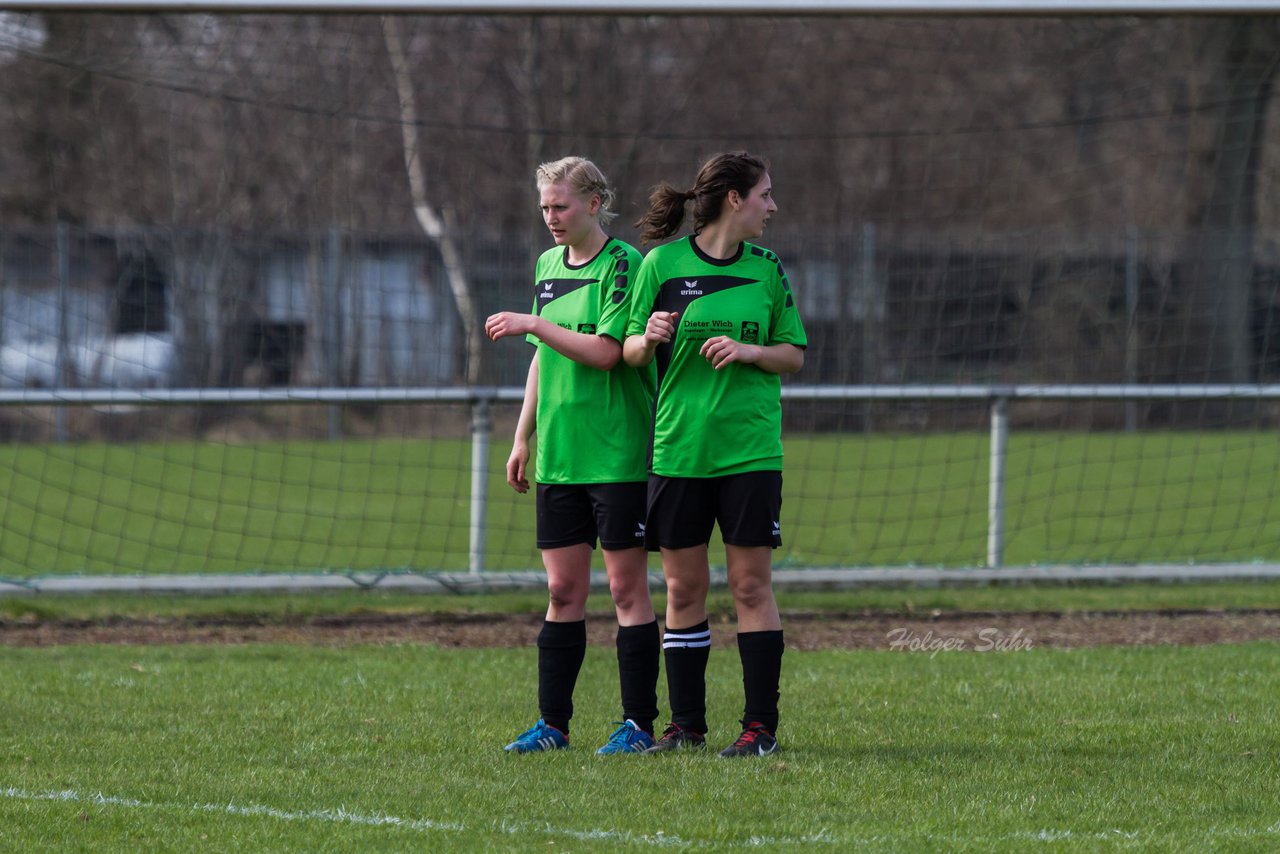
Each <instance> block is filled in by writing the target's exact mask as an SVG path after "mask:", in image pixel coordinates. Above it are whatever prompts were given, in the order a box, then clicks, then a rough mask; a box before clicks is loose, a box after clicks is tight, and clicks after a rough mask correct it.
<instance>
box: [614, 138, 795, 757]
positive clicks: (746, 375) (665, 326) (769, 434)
mask: <svg viewBox="0 0 1280 854" xmlns="http://www.w3.org/2000/svg"><path fill="white" fill-rule="evenodd" d="M690 204H692V208H693V234H692V235H690V236H688V237H685V238H682V239H680V240H675V241H672V242H670V243H666V244H664V245H662V246H658V247H656V248H654V249H653V250H652V251H650V252H649V254H648V255H647V256H645V259H644V263H643V264H642V265H641V267H640V272H639V274H638V275H637V277H636V283H635V297H634V298H633V302H632V308H631V319H630V321H629V322H628V324H627V338H626V341H625V343H624V345H623V354H624V358H625V359H626V361H627V362H628V364H631V365H635V366H636V367H644V366H648V365H652V364H655V363H656V365H657V368H658V394H657V399H656V403H655V407H654V425H653V438H652V460H651V464H650V469H649V472H650V474H649V497H648V509H647V515H646V530H645V539H646V543H647V544H648V546H649V548H651V549H655V550H659V551H661V552H662V570H663V573H664V575H665V576H666V580H667V618H666V631H665V633H664V635H663V644H662V645H663V654H664V657H665V660H666V669H667V688H668V695H669V697H670V700H671V724H670V725H669V726H668V727H667V729H666V732H664V733H663V735H662V737H661V738H660V739H659V740H658V742H657V744H655V745H654V746H653V747H652V748H649V752H663V751H667V750H673V749H676V748H680V747H700V746H702V745H703V744H704V743H705V737H706V733H707V720H706V668H707V657H708V654H709V651H710V647H711V627H710V624H709V623H708V621H707V591H708V589H709V587H710V569H709V567H708V562H707V546H708V543H709V542H710V539H711V532H712V528H713V527H714V526H715V525H716V524H717V523H718V524H719V526H720V535H721V537H722V538H723V540H724V543H725V554H726V562H727V564H728V580H729V588H730V591H731V593H732V594H733V601H734V605H735V607H736V609H737V617H738V636H737V641H738V652H739V655H740V657H741V660H742V684H743V691H744V694H745V701H744V706H743V715H742V731H741V735H739V736H738V738H737V740H736V741H735V742H734V743H733V744H731V745H730V746H729V747H727V748H725V749H724V750H723V751H722V752H721V754H720V755H721V756H764V755H767V754H770V753H773V752H774V751H776V750H777V749H778V740H777V727H778V685H779V678H780V674H781V669H782V652H783V637H782V623H781V620H780V619H779V616H778V605H777V602H776V601H775V600H774V596H773V584H772V573H773V568H772V564H773V549H775V548H778V547H779V546H780V545H781V544H782V539H781V533H780V528H779V521H780V511H781V507H782V402H781V380H780V375H781V374H786V373H792V372H794V371H798V370H799V369H800V368H801V366H802V365H803V364H804V347H805V345H806V343H807V341H806V338H805V333H804V327H803V325H802V324H801V322H800V315H799V313H798V312H797V311H796V307H795V301H794V299H793V298H792V294H791V285H790V283H789V282H788V280H787V276H786V274H785V273H784V272H783V270H782V264H781V262H780V261H779V260H778V257H777V256H776V255H775V254H774V253H772V252H770V251H769V250H767V249H764V248H762V247H759V246H755V245H752V244H751V243H748V242H747V241H748V240H753V239H756V238H758V237H760V235H761V234H762V233H763V232H764V228H765V224H766V223H767V222H768V221H769V217H770V216H772V215H773V214H774V213H776V212H777V210H778V206H777V204H775V202H774V200H773V185H772V181H771V179H770V176H769V170H768V166H767V164H766V163H765V162H764V161H763V160H761V159H759V158H757V157H753V156H751V155H749V154H746V153H742V152H737V153H730V154H720V155H717V156H716V157H713V158H711V160H709V161H708V162H707V163H706V164H705V165H703V167H702V169H701V171H699V173H698V176H697V179H696V180H695V181H694V184H693V187H692V188H690V189H689V190H679V189H676V188H675V187H672V186H671V185H670V184H662V185H660V186H659V187H658V188H657V189H656V190H655V191H654V193H653V196H652V197H651V199H650V203H649V210H648V212H647V213H646V215H645V217H644V218H643V219H641V220H640V222H638V223H637V226H639V227H640V228H641V235H642V237H643V238H644V240H645V242H649V241H651V240H657V239H663V238H666V237H670V236H672V235H673V234H675V233H676V232H677V231H679V230H680V226H681V224H682V223H683V222H684V218H685V208H686V206H687V205H690Z"/></svg>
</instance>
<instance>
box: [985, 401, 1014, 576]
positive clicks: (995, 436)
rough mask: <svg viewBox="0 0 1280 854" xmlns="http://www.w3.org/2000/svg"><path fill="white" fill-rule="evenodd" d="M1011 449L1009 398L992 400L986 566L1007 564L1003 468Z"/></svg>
mask: <svg viewBox="0 0 1280 854" xmlns="http://www.w3.org/2000/svg"><path fill="white" fill-rule="evenodd" d="M1008 452H1009V399H1008V398H1006V397H997V398H996V399H995V400H994V401H992V403H991V482H990V484H989V485H988V499H987V566H988V567H989V568H991V569H997V568H999V567H1000V566H1002V565H1003V564H1004V472H1005V457H1006V455H1007V454H1008Z"/></svg>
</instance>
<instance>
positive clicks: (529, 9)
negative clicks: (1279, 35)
mask: <svg viewBox="0 0 1280 854" xmlns="http://www.w3.org/2000/svg"><path fill="white" fill-rule="evenodd" d="M5 8H6V9H10V10H49V11H65V12H76V11H82V12H108V11H110V12H157V11H166V12H293V13H308V12H325V13H344V14H371V13H374V14H376V13H406V14H407V13H415V14H433V13H438V14H450V15H531V14H580V15H748V14H755V15H1177V14H1188V15H1190V14H1197V15H1226V14H1265V13H1268V12H1277V11H1280V2H1276V0H542V1H541V2H540V0H371V2H354V0H264V2H249V0H12V2H8V3H5Z"/></svg>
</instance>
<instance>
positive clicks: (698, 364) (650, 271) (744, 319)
mask: <svg viewBox="0 0 1280 854" xmlns="http://www.w3.org/2000/svg"><path fill="white" fill-rule="evenodd" d="M655 311H678V312H680V316H679V318H678V320H677V326H676V334H675V337H674V339H673V340H672V341H671V342H670V343H668V344H661V345H659V346H658V348H657V352H656V354H655V357H654V362H656V363H657V367H658V397H657V405H656V408H655V415H654V426H653V437H652V443H653V450H652V460H651V463H650V468H649V470H650V471H652V472H653V473H654V474H658V475H662V476H664V477H721V476H723V475H730V474H740V473H742V472H748V471H781V470H782V399H781V390H782V380H781V378H780V377H779V376H778V375H777V374H771V373H769V372H768V371H763V370H761V369H760V368H757V367H756V366H755V365H743V364H738V363H732V364H729V365H726V366H725V367H723V368H721V369H720V370H718V371H717V370H715V369H714V368H712V367H711V363H710V362H708V361H707V360H706V358H705V357H704V356H702V355H701V354H699V352H698V350H699V349H700V348H701V347H702V344H703V342H705V341H706V340H707V339H708V338H714V337H716V336H719V335H725V336H728V337H730V338H733V339H735V340H737V341H741V342H743V343H744V344H760V345H764V346H769V345H772V344H794V345H796V346H798V347H804V346H805V345H806V344H807V339H806V338H805V333H804V326H803V325H802V324H801V323H800V313H799V312H798V311H797V310H796V306H795V301H794V300H793V299H792V295H791V285H790V283H789V282H788V281H787V276H786V274H785V273H784V272H783V270H782V263H781V262H780V261H779V260H778V256H777V255H775V254H774V253H772V252H770V251H769V250H767V249H762V248H760V247H759V246H753V245H751V244H750V243H743V244H742V245H741V246H740V247H739V250H738V254H737V255H736V256H735V257H733V258H729V259H726V260H719V259H716V258H712V257H710V256H708V255H706V254H705V253H703V252H702V251H701V250H700V249H699V248H698V246H697V245H696V244H695V243H694V242H693V240H692V239H691V238H687V237H686V238H684V239H682V240H677V241H674V242H672V243H668V244H665V245H663V246H659V247H657V248H656V249H654V250H652V251H651V252H650V253H649V254H648V255H647V256H645V259H644V263H643V264H641V265H640V272H639V274H638V275H637V277H636V285H635V296H634V298H633V301H632V304H631V319H630V321H628V323H627V334H628V335H643V334H644V329H645V324H646V323H647V322H648V320H649V315H650V314H652V313H653V312H655Z"/></svg>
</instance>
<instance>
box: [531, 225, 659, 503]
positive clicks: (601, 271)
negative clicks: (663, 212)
mask: <svg viewBox="0 0 1280 854" xmlns="http://www.w3.org/2000/svg"><path fill="white" fill-rule="evenodd" d="M568 258H569V250H568V248H567V247H562V246H555V247H552V248H551V249H548V250H547V251H546V252H544V253H542V257H540V258H539V259H538V264H537V268H536V272H535V277H536V284H535V285H534V295H533V313H534V314H536V315H538V316H540V317H543V318H545V319H546V320H549V321H550V322H552V323H554V324H556V325H558V326H562V327H564V328H565V329H571V330H573V331H574V332H585V333H587V334H594V335H607V336H608V337H610V338H612V339H614V340H615V341H617V342H619V343H621V342H623V341H625V340H626V327H627V319H628V316H629V314H630V309H631V294H632V293H633V292H634V290H635V289H634V288H633V287H631V282H632V280H633V278H634V276H635V274H636V270H637V269H639V267H640V253H639V252H637V251H636V250H635V249H633V248H632V247H630V246H628V245H627V244H625V243H623V242H622V241H620V240H613V239H610V240H609V241H608V242H607V243H605V245H604V248H603V249H601V250H600V252H598V253H597V254H596V257H594V258H592V259H591V260H590V261H588V262H587V263H585V264H582V265H579V266H573V265H571V264H570V263H569V260H568ZM528 340H529V342H530V343H531V344H533V345H535V346H536V347H537V348H538V411H537V427H536V429H537V433H538V442H537V446H538V451H537V461H536V469H535V471H536V477H537V480H538V482H539V483H621V482H627V481H632V482H634V481H643V480H645V479H646V472H645V449H646V447H647V445H648V441H649V423H650V418H651V416H652V413H653V388H654V373H655V372H654V371H653V370H652V368H650V369H648V370H636V369H635V368H632V367H630V366H629V365H627V363H626V362H624V361H622V360H621V359H619V360H618V364H617V365H615V366H614V368H613V369H612V370H609V371H602V370H600V369H598V368H592V367H589V366H587V365H583V364H580V363H578V362H575V361H573V360H572V359H570V358H569V357H568V356H564V355H561V354H560V353H557V352H556V351H555V350H553V349H552V348H550V347H548V346H547V345H546V344H544V343H543V342H542V341H540V340H538V338H537V337H536V336H533V335H530V336H528Z"/></svg>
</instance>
